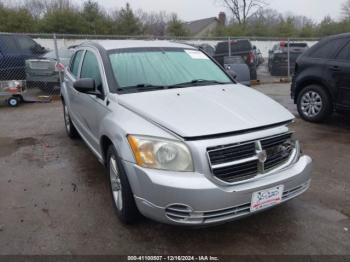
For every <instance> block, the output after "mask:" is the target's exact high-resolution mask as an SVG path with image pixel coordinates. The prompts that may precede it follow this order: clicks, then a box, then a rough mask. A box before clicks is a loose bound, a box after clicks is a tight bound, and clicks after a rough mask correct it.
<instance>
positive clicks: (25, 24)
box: [0, 3, 36, 33]
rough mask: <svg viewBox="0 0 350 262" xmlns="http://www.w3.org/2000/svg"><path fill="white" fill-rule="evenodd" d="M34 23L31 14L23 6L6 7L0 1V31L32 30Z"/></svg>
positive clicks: (33, 29) (34, 26)
mask: <svg viewBox="0 0 350 262" xmlns="http://www.w3.org/2000/svg"><path fill="white" fill-rule="evenodd" d="M35 29H36V23H35V20H34V18H33V17H32V15H31V14H30V13H29V12H28V10H26V9H25V8H22V7H20V8H7V7H5V6H4V5H3V4H2V3H0V31H1V32H19V33H27V32H33V31H35Z"/></svg>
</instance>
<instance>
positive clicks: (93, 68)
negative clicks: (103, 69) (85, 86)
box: [80, 51, 104, 94]
mask: <svg viewBox="0 0 350 262" xmlns="http://www.w3.org/2000/svg"><path fill="white" fill-rule="evenodd" d="M80 78H92V79H94V80H95V84H96V88H97V90H99V91H100V92H101V93H102V94H103V93H104V91H103V85H102V77H101V73H100V68H99V64H98V61H97V58H96V56H95V54H94V53H92V52H91V51H86V53H85V56H84V60H83V64H82V66H81V71H80Z"/></svg>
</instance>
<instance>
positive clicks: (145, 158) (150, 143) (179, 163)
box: [128, 135, 193, 172]
mask: <svg viewBox="0 0 350 262" xmlns="http://www.w3.org/2000/svg"><path fill="white" fill-rule="evenodd" d="M128 141H129V144H130V146H131V149H132V151H133V153H134V156H135V159H136V163H137V164H138V165H139V166H142V167H146V168H153V169H162V170H169V171H180V172H191V171H193V162H192V157H191V153H190V151H189V150H188V148H187V146H186V145H185V144H183V143H181V142H176V141H171V140H166V139H161V138H153V137H147V136H133V135H129V136H128Z"/></svg>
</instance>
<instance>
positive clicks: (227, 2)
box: [220, 0, 266, 25]
mask: <svg viewBox="0 0 350 262" xmlns="http://www.w3.org/2000/svg"><path fill="white" fill-rule="evenodd" d="M220 1H221V2H222V4H223V5H224V6H225V7H226V8H227V9H229V10H230V11H231V13H232V15H233V17H234V18H235V20H236V21H237V22H238V23H239V24H240V25H241V24H243V25H245V24H246V23H247V20H248V19H249V18H250V17H251V16H252V15H254V14H255V13H256V12H257V11H258V10H260V9H261V8H263V7H264V6H265V5H266V3H265V1H264V0H220Z"/></svg>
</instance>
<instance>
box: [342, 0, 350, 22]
mask: <svg viewBox="0 0 350 262" xmlns="http://www.w3.org/2000/svg"><path fill="white" fill-rule="evenodd" d="M341 11H342V15H343V17H344V18H345V19H350V0H346V1H345V2H344V3H343V5H342V7H341Z"/></svg>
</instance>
